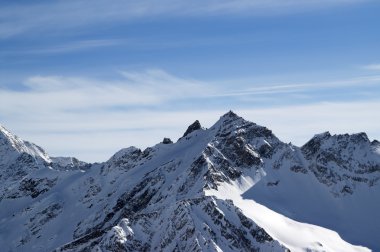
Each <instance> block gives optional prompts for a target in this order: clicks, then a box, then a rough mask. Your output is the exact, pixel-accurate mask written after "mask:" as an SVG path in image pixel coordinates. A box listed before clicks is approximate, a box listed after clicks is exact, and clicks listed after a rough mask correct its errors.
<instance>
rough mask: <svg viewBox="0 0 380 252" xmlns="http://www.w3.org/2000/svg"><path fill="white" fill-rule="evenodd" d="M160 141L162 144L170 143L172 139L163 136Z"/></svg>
mask: <svg viewBox="0 0 380 252" xmlns="http://www.w3.org/2000/svg"><path fill="white" fill-rule="evenodd" d="M162 143H163V144H172V143H173V141H172V140H171V139H170V138H168V137H164V140H162Z"/></svg>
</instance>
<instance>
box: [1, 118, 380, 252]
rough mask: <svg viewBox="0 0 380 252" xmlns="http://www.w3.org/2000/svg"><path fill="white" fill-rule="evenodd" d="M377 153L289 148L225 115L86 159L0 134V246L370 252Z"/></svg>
mask: <svg viewBox="0 0 380 252" xmlns="http://www.w3.org/2000/svg"><path fill="white" fill-rule="evenodd" d="M378 150H379V143H378V142H376V141H374V142H372V143H371V142H369V140H368V138H366V137H365V135H363V134H358V135H351V136H349V135H344V136H343V137H341V136H330V135H329V134H327V133H325V134H322V135H317V136H316V137H314V138H313V139H312V140H311V141H310V142H308V143H307V144H305V146H303V147H302V148H299V147H296V146H292V145H288V144H285V143H283V142H281V141H280V140H279V139H278V138H277V137H276V136H275V135H274V134H273V133H272V132H271V131H270V130H269V129H267V128H265V127H262V126H259V125H256V124H254V123H251V122H248V121H245V120H244V119H242V118H240V117H238V116H237V115H236V114H234V113H233V112H229V113H227V114H225V115H224V116H222V117H221V118H220V120H219V121H218V122H216V124H215V125H214V126H213V127H211V128H210V129H203V128H201V126H200V124H199V122H195V123H194V124H192V125H191V126H190V127H189V128H188V130H187V131H186V132H185V134H184V136H183V137H182V138H180V139H179V140H178V141H177V142H176V143H172V141H170V140H169V139H165V140H164V141H163V142H162V143H159V144H157V145H155V146H153V147H150V148H147V149H145V150H144V151H142V150H140V149H138V148H135V147H129V148H126V149H122V150H120V151H119V152H117V153H116V154H115V155H113V156H112V157H111V158H110V159H109V160H108V161H106V162H104V163H100V164H86V163H84V162H81V161H78V160H76V159H74V158H51V157H49V156H48V155H47V154H46V152H45V151H43V150H42V149H41V148H39V147H37V146H35V145H33V144H29V143H27V142H24V141H22V140H20V139H19V138H17V137H15V136H13V135H12V134H11V133H9V131H7V130H5V129H4V128H3V127H1V134H0V164H1V166H0V168H1V170H0V176H1V180H3V183H2V184H1V185H0V193H1V194H0V247H1V248H2V249H1V250H2V251H52V250H56V251H287V250H288V249H290V250H291V251H369V249H372V250H374V251H377V250H380V248H379V246H378V245H377V244H376V242H377V240H379V239H378V236H377V233H378V230H380V225H379V223H380V221H379V220H380V218H379V217H380V214H379V212H378V211H376V209H378V206H379V205H380V204H379V198H380V197H379V196H380V195H379V183H378V180H379V177H380V170H379V165H380V159H379V157H380V154H379V153H378ZM20 156H27V157H28V158H21V161H20ZM25 159H26V160H27V161H24V160H25ZM16 171H17V172H16ZM376 230H377V231H376ZM341 237H342V238H341ZM352 244H354V245H352ZM365 247H368V248H369V249H367V248H365Z"/></svg>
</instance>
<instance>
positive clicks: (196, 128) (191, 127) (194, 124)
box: [183, 120, 202, 137]
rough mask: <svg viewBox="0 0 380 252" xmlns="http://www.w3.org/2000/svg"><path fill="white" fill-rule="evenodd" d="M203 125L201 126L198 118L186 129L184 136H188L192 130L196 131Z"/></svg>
mask: <svg viewBox="0 0 380 252" xmlns="http://www.w3.org/2000/svg"><path fill="white" fill-rule="evenodd" d="M201 128H202V126H201V123H200V122H199V121H198V120H196V121H195V122H193V123H192V124H191V125H190V126H189V127H188V128H187V130H186V131H185V134H183V137H185V136H187V135H188V134H190V133H191V132H193V131H196V130H199V129H201Z"/></svg>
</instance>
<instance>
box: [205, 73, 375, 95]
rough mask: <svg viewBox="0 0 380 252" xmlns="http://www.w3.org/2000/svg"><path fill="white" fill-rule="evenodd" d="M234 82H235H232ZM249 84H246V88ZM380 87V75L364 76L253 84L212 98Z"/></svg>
mask: <svg viewBox="0 0 380 252" xmlns="http://www.w3.org/2000/svg"><path fill="white" fill-rule="evenodd" d="M231 82H233V81H231ZM246 85H247V84H245V86H246ZM374 85H377V86H378V85H380V75H374V76H362V77H357V78H351V79H345V80H335V81H322V82H307V83H294V84H289V83H288V84H286V83H282V84H281V83H278V84H270V85H268V84H267V85H260V84H253V85H252V86H254V87H252V88H247V89H240V90H239V89H238V90H236V89H235V90H230V91H227V92H225V93H223V92H220V93H216V94H213V95H210V96H221V97H228V96H250V95H267V94H281V93H302V92H310V91H313V90H314V91H316V90H324V89H332V88H344V87H355V86H359V87H365V86H374Z"/></svg>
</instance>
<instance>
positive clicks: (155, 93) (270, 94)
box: [0, 69, 380, 161]
mask: <svg viewBox="0 0 380 252" xmlns="http://www.w3.org/2000/svg"><path fill="white" fill-rule="evenodd" d="M379 82H380V80H379V76H377V77H376V76H372V77H362V78H357V79H352V80H343V81H335V82H331V81H330V82H329V81H326V82H320V83H318V84H316V83H313V84H310V83H305V84H286V83H284V84H268V85H266V86H265V85H258V86H256V87H252V88H250V89H249V88H240V87H239V85H233V86H230V87H228V86H225V85H223V86H218V85H217V84H215V83H210V82H205V81H201V80H194V79H188V78H182V77H178V76H175V75H172V74H169V73H167V72H165V71H163V70H158V69H153V70H145V71H136V72H131V71H122V72H120V73H119V74H118V75H117V76H115V77H114V78H113V79H111V80H101V79H94V78H87V77H67V76H33V77H29V78H27V79H26V80H25V81H24V86H25V88H24V89H23V90H12V89H0V121H1V123H4V124H5V126H6V127H9V128H10V129H11V130H14V131H15V132H16V133H17V134H19V135H20V136H21V137H23V138H25V139H29V140H32V141H34V142H36V143H37V144H40V145H42V146H43V147H46V148H47V150H48V151H50V152H51V153H52V154H53V155H78V157H80V158H83V159H85V160H92V161H94V160H96V161H101V160H105V159H106V158H107V157H108V156H110V155H111V154H112V153H113V152H115V151H116V150H117V149H119V148H122V147H126V146H129V145H137V146H139V147H147V146H149V145H153V144H154V143H157V142H159V141H161V140H162V137H164V136H169V137H172V138H174V139H176V138H178V137H179V136H181V134H182V133H183V130H184V129H185V128H186V127H187V126H188V124H189V123H191V122H192V121H194V120H195V119H199V120H201V121H202V122H203V124H204V125H205V126H206V127H209V126H211V124H212V123H213V122H215V121H216V120H217V119H218V118H219V116H220V115H222V114H223V113H225V112H226V111H227V110H229V109H234V110H236V111H237V112H238V113H240V114H241V115H243V116H244V117H246V118H247V119H248V120H251V121H255V122H257V123H260V124H263V125H266V126H268V127H270V128H272V129H273V130H274V132H275V133H277V134H278V136H279V137H281V138H282V139H284V140H285V141H292V142H295V143H297V144H302V143H304V142H305V141H306V140H307V139H308V138H309V137H311V135H312V134H313V133H316V132H320V131H323V130H332V131H333V132H348V131H350V132H352V131H367V132H368V133H369V134H370V136H372V137H375V138H380V136H379V135H378V132H380V129H379V128H378V125H380V122H379V121H378V119H377V117H374V116H373V115H375V114H377V112H378V111H379V110H380V103H379V102H377V101H376V102H374V101H372V102H371V101H356V102H344V101H339V100H336V101H334V102H330V103H323V102H322V103H321V102H317V103H315V102H310V101H309V102H307V103H305V101H302V100H300V101H299V102H298V103H297V104H296V105H293V106H290V105H289V104H280V105H279V106H277V107H276V106H273V105H272V103H273V101H274V100H276V99H278V95H280V96H284V92H289V93H296V94H298V95H303V94H305V92H307V91H311V92H314V91H318V90H321V89H322V90H324V92H325V91H326V90H327V91H328V87H331V88H337V87H339V88H341V89H340V90H341V92H345V90H346V89H347V87H349V86H352V85H355V86H360V87H365V86H367V87H368V86H370V85H375V84H376V83H377V84H379ZM232 83H233V81H232ZM229 90H230V91H229ZM231 90H234V92H232V91H231ZM237 94H238V95H237ZM263 94H264V95H263ZM222 95H223V96H227V98H228V97H230V98H233V99H232V100H231V99H225V97H224V98H223V100H222V102H221V103H220V102H216V103H215V100H218V99H219V97H220V96H222ZM250 96H253V97H255V99H264V100H263V101H262V102H260V103H263V104H266V106H267V107H271V108H266V109H261V108H259V107H256V108H253V107H254V106H253V105H252V102H246V101H245V100H244V99H243V98H245V97H250ZM236 99H238V100H236ZM265 99H266V100H265ZM183 102H185V105H184V106H180V104H181V103H183ZM311 103H314V105H313V104H311ZM310 104H311V105H310ZM261 107H262V106H261ZM84 112H85V113H84ZM300 125H302V127H301V126H300Z"/></svg>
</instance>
